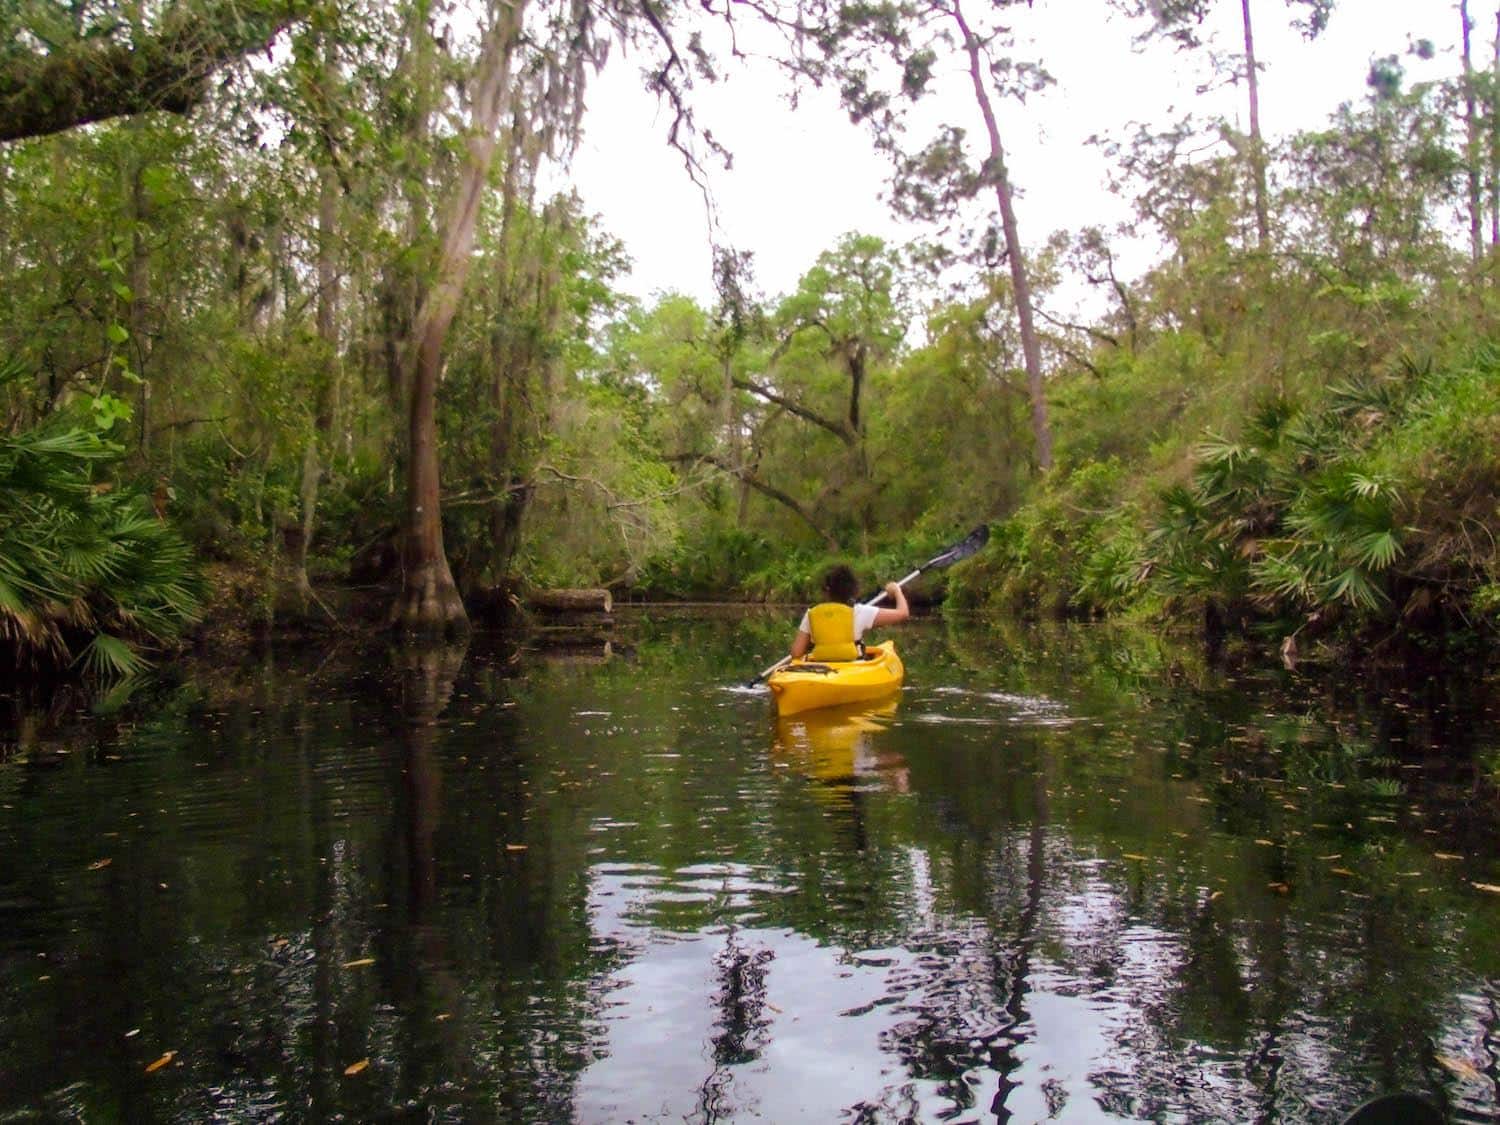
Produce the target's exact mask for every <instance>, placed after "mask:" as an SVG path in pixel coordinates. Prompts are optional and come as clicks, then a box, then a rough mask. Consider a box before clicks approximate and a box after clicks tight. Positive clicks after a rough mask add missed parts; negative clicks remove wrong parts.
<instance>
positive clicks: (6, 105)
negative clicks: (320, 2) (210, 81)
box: [0, 0, 315, 142]
mask: <svg viewBox="0 0 1500 1125" xmlns="http://www.w3.org/2000/svg"><path fill="white" fill-rule="evenodd" d="M314 2H315V0H238V2H234V0H226V2H224V3H216V4H211V5H208V6H205V7H203V8H201V9H199V10H198V11H197V12H196V13H195V14H193V15H186V14H184V11H185V9H183V8H180V7H174V8H173V9H172V10H171V11H169V12H168V14H167V16H166V17H165V18H164V19H163V20H162V22H161V26H160V27H159V28H158V30H157V31H156V33H155V34H154V35H150V36H146V37H144V38H142V39H141V40H139V41H138V42H136V43H135V44H134V45H133V46H127V45H126V44H124V43H119V42H110V41H108V40H97V39H96V40H76V41H74V42H71V43H67V44H64V45H62V46H61V47H59V48H56V49H53V50H51V51H47V52H41V51H38V52H37V53H35V54H32V55H11V56H10V57H9V58H7V59H6V60H5V62H4V63H3V65H0V142H5V141H14V140H20V139H21V138H23V137H40V136H47V135H49V134H51V133H60V132H62V131H63V130H65V129H71V128H73V127H74V126H76V125H85V124H88V123H89V122H91V121H103V120H105V119H106V118H110V117H121V116H125V115H129V114H135V113H145V112H148V111H150V110H166V111H167V112H169V113H187V112H188V111H189V110H190V109H192V108H193V107H194V106H196V105H197V104H198V103H199V102H200V101H201V100H202V99H203V95H204V93H205V91H206V89H207V78H208V76H209V75H210V74H212V73H213V72H214V71H215V70H217V69H218V68H219V67H220V66H223V65H224V64H225V63H227V62H229V61H231V60H233V59H237V58H239V57H241V56H242V55H246V54H249V53H250V52H251V51H256V50H261V49H263V48H265V47H267V46H268V45H269V44H270V43H271V41H272V40H273V39H275V38H276V36H277V35H278V34H279V33H280V32H281V31H282V30H283V29H284V28H286V27H287V26H288V25H290V24H292V23H294V22H296V21H297V20H299V19H301V18H303V17H304V16H306V15H307V13H308V12H309V11H311V9H312V7H313V4H314Z"/></svg>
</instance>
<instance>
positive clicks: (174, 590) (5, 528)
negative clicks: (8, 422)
mask: <svg viewBox="0 0 1500 1125" xmlns="http://www.w3.org/2000/svg"><path fill="white" fill-rule="evenodd" d="M120 452H121V450H120V447H119V446H117V445H114V444H112V443H110V442H109V441H107V440H106V439H105V437H104V436H103V435H102V434H101V433H100V432H99V431H98V430H97V429H95V428H93V427H92V426H88V425H80V424H79V423H78V421H77V420H76V419H74V418H71V417H69V416H68V415H66V414H62V415H54V416H53V418H52V419H50V420H49V421H48V422H47V423H45V424H44V425H42V426H40V427H38V428H36V429H33V430H30V431H28V432H25V433H22V434H19V435H16V436H13V437H0V647H3V648H4V649H8V650H9V652H8V654H7V655H8V657H9V659H10V660H11V661H12V662H14V663H22V662H30V663H37V664H50V665H54V666H62V665H66V664H68V663H69V662H71V661H74V660H75V659H76V660H77V661H79V662H81V663H82V664H83V665H84V667H85V668H86V669H88V670H89V671H91V672H94V673H97V674H103V675H123V674H128V673H130V672H133V671H135V670H137V669H139V668H140V667H142V666H143V665H144V663H145V658H144V656H143V655H142V650H143V649H145V648H149V647H151V646H154V645H162V644H168V643H170V642H172V641H174V640H176V639H177V638H179V637H180V636H181V635H182V633H183V631H184V630H185V629H186V628H187V627H188V626H189V625H190V624H191V623H192V622H193V621H195V620H196V619H197V615H198V611H199V606H200V603H201V600H202V590H201V583H200V580H199V578H198V576H197V574H196V572H195V569H194V566H193V563H192V559H191V555H190V553H189V551H188V548H187V545H186V544H185V543H184V542H183V540H182V538H181V536H179V535H178V534H177V533H176V532H175V531H174V530H173V529H172V528H171V527H169V526H168V525H167V524H166V523H165V522H163V521H162V520H160V519H159V518H157V516H156V514H155V513H154V512H153V511H152V508H151V505H150V503H149V501H148V500H147V498H146V497H145V496H144V495H142V494H141V493H139V492H138V491H134V490H131V489H126V488H116V487H114V485H113V482H111V481H109V480H107V479H102V478H101V477H100V476H99V474H98V470H99V469H100V468H102V467H104V466H106V465H108V464H110V463H111V462H113V461H114V460H116V459H117V458H118V457H119V455H120Z"/></svg>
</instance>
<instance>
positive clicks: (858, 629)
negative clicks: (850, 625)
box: [797, 605, 880, 641]
mask: <svg viewBox="0 0 1500 1125" xmlns="http://www.w3.org/2000/svg"><path fill="white" fill-rule="evenodd" d="M879 612H880V607H879V606H878V605H857V606H855V607H854V639H855V640H856V641H857V640H860V639H862V638H863V637H864V635H865V630H866V629H868V628H869V627H870V626H871V625H873V624H875V615H876V614H877V613H879ZM797 628H798V629H799V630H801V631H802V632H804V633H806V634H807V635H808V636H809V637H810V636H812V625H811V624H809V622H808V620H807V614H805V613H804V614H803V615H802V624H800V625H798V626H797Z"/></svg>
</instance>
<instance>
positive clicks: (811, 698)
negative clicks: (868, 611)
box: [766, 641, 906, 715]
mask: <svg viewBox="0 0 1500 1125" xmlns="http://www.w3.org/2000/svg"><path fill="white" fill-rule="evenodd" d="M905 676H906V669H905V668H904V667H902V664H901V658H900V657H899V656H897V655H896V644H895V642H894V641H884V642H882V643H880V644H878V645H871V646H870V647H869V648H867V649H866V650H865V658H864V659H863V660H850V661H847V662H845V661H838V662H828V663H822V664H815V663H813V662H812V661H810V660H794V661H792V662H791V663H790V664H788V665H786V666H785V667H784V668H781V669H780V670H778V671H776V672H773V673H772V674H771V676H770V678H769V679H768V680H767V681H766V682H767V683H768V684H770V685H771V695H772V697H773V698H774V699H775V700H776V713H777V714H778V715H795V714H797V713H798V712H799V711H811V710H813V709H814V708H816V707H837V706H838V705H839V704H840V703H863V702H864V701H865V700H869V699H882V698H884V697H885V696H887V695H891V694H893V693H894V692H897V691H900V690H901V681H902V679H903V678H905Z"/></svg>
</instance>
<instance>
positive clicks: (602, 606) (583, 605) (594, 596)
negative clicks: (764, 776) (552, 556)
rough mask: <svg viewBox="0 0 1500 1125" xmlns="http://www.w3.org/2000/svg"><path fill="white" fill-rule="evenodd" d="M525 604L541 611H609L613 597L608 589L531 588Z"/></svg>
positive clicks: (612, 605)
mask: <svg viewBox="0 0 1500 1125" xmlns="http://www.w3.org/2000/svg"><path fill="white" fill-rule="evenodd" d="M526 605H527V607H528V608H530V609H534V610H537V611H539V612H541V613H548V614H564V613H569V614H571V613H594V614H598V613H609V612H611V611H612V610H613V609H614V599H613V598H612V597H610V593H609V591H608V590H532V591H531V592H530V593H528V594H527V595H526Z"/></svg>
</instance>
